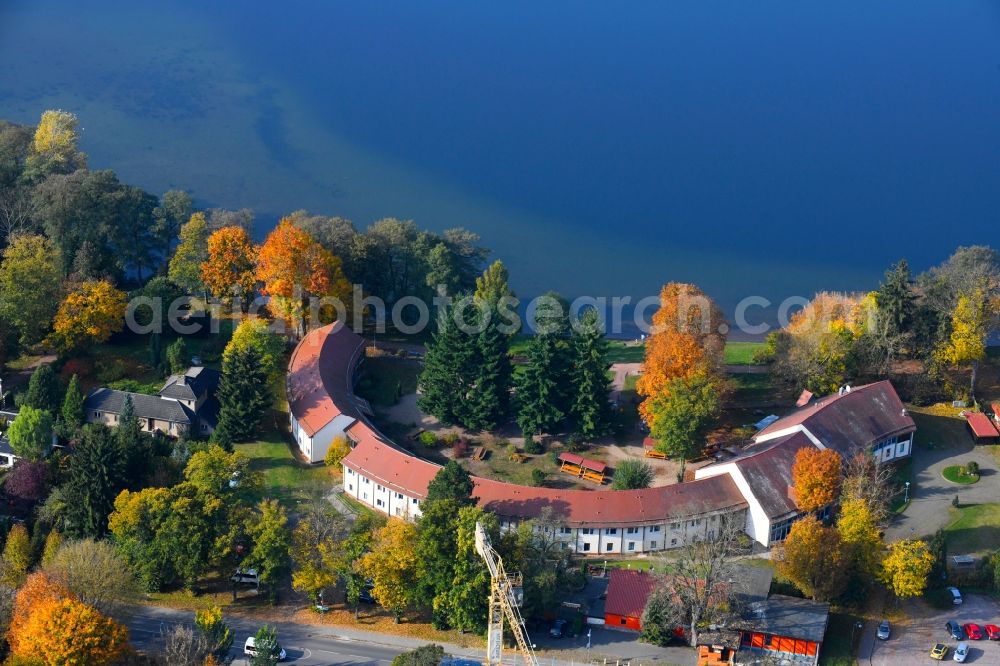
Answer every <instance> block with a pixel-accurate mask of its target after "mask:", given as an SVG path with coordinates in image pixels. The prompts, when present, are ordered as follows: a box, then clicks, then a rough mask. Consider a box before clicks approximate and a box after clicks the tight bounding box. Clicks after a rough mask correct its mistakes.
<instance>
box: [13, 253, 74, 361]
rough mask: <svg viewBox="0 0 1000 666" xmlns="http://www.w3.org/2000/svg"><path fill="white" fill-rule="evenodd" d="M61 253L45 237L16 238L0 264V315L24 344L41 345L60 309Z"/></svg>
mask: <svg viewBox="0 0 1000 666" xmlns="http://www.w3.org/2000/svg"><path fill="white" fill-rule="evenodd" d="M60 266H61V259H60V256H59V250H58V249H57V248H56V246H55V244H53V243H52V241H50V240H48V239H46V238H44V237H43V236H31V235H21V236H15V237H14V238H13V239H12V240H11V241H10V245H8V246H7V248H6V249H5V250H4V252H3V261H2V262H0V314H2V315H3V318H5V319H6V320H7V321H9V322H11V323H12V324H13V325H14V328H15V329H16V330H17V332H18V335H19V336H20V340H21V343H22V344H34V343H36V342H39V341H41V340H42V339H43V338H44V337H45V335H46V333H47V332H48V329H49V327H50V326H51V324H52V318H53V317H54V316H55V314H56V310H57V309H58V308H59V300H60V292H61V285H60V281H61V277H62V273H61V271H60Z"/></svg>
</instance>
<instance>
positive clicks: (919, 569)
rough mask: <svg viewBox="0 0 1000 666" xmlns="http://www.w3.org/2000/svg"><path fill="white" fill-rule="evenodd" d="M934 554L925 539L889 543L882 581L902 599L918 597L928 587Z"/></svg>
mask: <svg viewBox="0 0 1000 666" xmlns="http://www.w3.org/2000/svg"><path fill="white" fill-rule="evenodd" d="M933 567H934V555H933V554H932V553H931V551H930V548H928V547H927V544H926V543H924V542H923V541H918V540H916V539H904V540H903V541H897V542H895V543H891V544H889V553H888V554H887V555H886V556H885V559H884V560H882V576H881V578H882V582H884V583H885V584H886V585H888V586H889V589H890V590H892V592H893V594H895V595H896V596H897V597H899V598H900V599H906V598H908V597H918V596H920V595H921V594H923V593H924V589H925V588H926V587H927V576H929V575H930V573H931V569H932V568H933Z"/></svg>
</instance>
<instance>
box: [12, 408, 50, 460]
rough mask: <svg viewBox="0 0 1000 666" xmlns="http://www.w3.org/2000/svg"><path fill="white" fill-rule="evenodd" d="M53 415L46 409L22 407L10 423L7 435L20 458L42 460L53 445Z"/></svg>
mask: <svg viewBox="0 0 1000 666" xmlns="http://www.w3.org/2000/svg"><path fill="white" fill-rule="evenodd" d="M53 425H54V423H53V421H52V416H51V415H50V414H49V413H48V412H47V411H45V410H44V409H35V408H34V407H28V406H25V407H22V408H21V411H20V412H19V413H18V415H17V418H16V419H14V421H13V423H11V424H10V428H9V429H8V430H7V437H8V439H10V448H11V449H12V450H13V451H14V454H15V455H16V456H17V457H19V458H25V459H27V460H41V459H42V458H43V457H44V456H45V454H46V453H48V450H49V447H50V446H51V445H52V427H53Z"/></svg>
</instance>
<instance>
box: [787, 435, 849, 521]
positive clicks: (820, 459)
mask: <svg viewBox="0 0 1000 666" xmlns="http://www.w3.org/2000/svg"><path fill="white" fill-rule="evenodd" d="M842 473H843V472H842V471H841V459H840V454H839V453H837V452H836V451H834V450H833V449H816V448H813V447H811V446H808V447H805V448H802V449H799V452H798V453H796V454H795V463H794V464H793V465H792V483H793V486H794V488H795V503H796V504H797V505H798V507H799V508H800V509H802V510H803V511H818V510H819V509H822V508H823V507H825V506H827V505H829V504H832V503H833V502H834V500H836V499H837V496H838V495H840V481H841V475H842Z"/></svg>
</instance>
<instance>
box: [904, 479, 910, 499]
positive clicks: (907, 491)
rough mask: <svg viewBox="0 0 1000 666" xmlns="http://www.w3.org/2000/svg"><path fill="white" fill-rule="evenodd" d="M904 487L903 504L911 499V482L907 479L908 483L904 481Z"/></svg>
mask: <svg viewBox="0 0 1000 666" xmlns="http://www.w3.org/2000/svg"><path fill="white" fill-rule="evenodd" d="M903 488H904V490H903V504H906V503H907V502H909V501H910V482H909V481H907V482H906V483H904V484H903Z"/></svg>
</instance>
